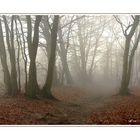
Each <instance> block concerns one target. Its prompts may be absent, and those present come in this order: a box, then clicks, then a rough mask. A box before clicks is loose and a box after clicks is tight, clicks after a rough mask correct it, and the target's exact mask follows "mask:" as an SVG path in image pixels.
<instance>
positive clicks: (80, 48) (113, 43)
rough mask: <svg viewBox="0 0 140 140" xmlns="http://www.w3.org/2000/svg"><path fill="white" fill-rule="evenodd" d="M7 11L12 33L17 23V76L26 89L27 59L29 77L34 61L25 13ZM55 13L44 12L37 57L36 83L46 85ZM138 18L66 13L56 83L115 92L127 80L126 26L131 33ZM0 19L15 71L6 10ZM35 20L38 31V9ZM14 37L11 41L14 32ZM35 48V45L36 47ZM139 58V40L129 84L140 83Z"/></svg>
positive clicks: (59, 41)
mask: <svg viewBox="0 0 140 140" xmlns="http://www.w3.org/2000/svg"><path fill="white" fill-rule="evenodd" d="M5 17H6V20H7V25H8V30H9V36H10V35H11V32H12V31H11V27H12V26H13V39H14V40H13V44H14V45H13V46H14V49H15V64H16V70H17V82H20V84H21V89H22V92H25V82H26V81H25V80H27V79H26V78H25V76H26V73H25V65H27V66H26V69H27V77H29V66H30V57H29V50H28V43H27V42H28V40H27V39H28V37H27V32H28V31H27V30H28V28H27V21H26V16H24V15H15V16H12V15H6V16H5ZM12 17H14V20H13V23H12V24H13V25H11V22H12V21H11V19H12ZM53 18H54V16H53V15H46V16H45V15H43V16H42V19H41V22H40V25H39V42H38V47H37V52H36V53H37V54H36V59H35V63H36V69H37V72H36V75H37V83H38V85H39V87H40V88H42V87H43V85H44V83H45V80H46V77H47V71H48V63H49V58H50V54H51V30H52V29H51V28H52V26H53V25H52V24H53ZM133 20H134V17H132V16H131V15H119V16H115V15H89V16H88V15H61V16H60V18H59V24H58V32H57V43H56V58H55V65H54V70H53V71H54V72H53V84H52V87H63V86H74V87H79V88H86V89H90V90H95V91H96V92H97V93H98V94H99V92H100V93H102V94H108V93H113V94H115V93H116V92H118V90H119V88H120V86H121V80H122V69H123V56H124V50H125V41H126V38H125V36H124V34H123V33H124V30H125V29H127V28H129V29H127V31H126V33H127V32H130V30H131V28H132V27H131V25H132V23H133ZM1 24H2V30H3V38H4V45H5V49H6V57H7V64H8V69H9V71H10V70H11V65H10V56H9V53H8V46H7V41H6V39H7V34H6V29H5V25H4V20H3V16H2V15H1ZM31 25H32V35H31V37H33V34H34V32H35V31H34V26H35V16H34V15H32V16H31ZM129 26H130V27H129ZM138 32H139V25H138V27H137V29H136V31H135V33H134V35H133V37H132V39H131V42H130V52H131V50H132V49H133V44H134V43H135V41H136V39H137V36H138ZM9 41H10V44H11V46H12V43H11V41H12V40H11V37H10V38H9ZM32 49H33V50H32V51H34V48H33V47H32ZM128 55H130V54H128ZM25 59H27V60H26V61H27V62H26V63H27V64H25ZM139 60H140V48H139V45H138V47H137V49H136V52H135V56H134V59H133V64H132V71H131V78H130V83H129V87H130V88H133V87H137V86H139V84H140V73H139V72H140V63H139ZM18 64H19V68H18ZM0 70H1V72H0V74H1V75H0V78H1V79H0V83H1V87H2V88H4V87H5V85H4V82H3V78H4V75H3V67H2V65H1V66H0ZM19 72H20V73H19ZM19 74H20V75H19ZM19 77H20V79H19ZM19 80H20V81H19ZM27 81H28V80H27ZM5 90H6V89H5Z"/></svg>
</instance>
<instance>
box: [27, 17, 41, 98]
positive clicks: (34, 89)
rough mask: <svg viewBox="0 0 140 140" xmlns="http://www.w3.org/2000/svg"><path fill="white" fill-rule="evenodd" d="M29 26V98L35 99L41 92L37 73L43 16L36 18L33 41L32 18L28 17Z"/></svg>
mask: <svg viewBox="0 0 140 140" xmlns="http://www.w3.org/2000/svg"><path fill="white" fill-rule="evenodd" d="M26 18H27V26H28V37H27V40H28V50H29V57H30V66H29V81H28V89H27V91H28V96H29V97H31V98H35V97H36V95H37V94H38V92H39V86H38V83H37V73H36V54H37V49H38V42H39V24H40V22H41V18H42V16H36V20H35V25H34V36H33V41H32V25H31V17H30V16H27V17H26Z"/></svg>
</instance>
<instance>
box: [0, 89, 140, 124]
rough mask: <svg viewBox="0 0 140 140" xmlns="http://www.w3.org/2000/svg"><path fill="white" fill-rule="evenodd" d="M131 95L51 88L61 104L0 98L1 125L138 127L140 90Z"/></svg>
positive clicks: (21, 98) (139, 121)
mask: <svg viewBox="0 0 140 140" xmlns="http://www.w3.org/2000/svg"><path fill="white" fill-rule="evenodd" d="M132 93H133V95H130V96H127V97H125V96H118V95H115V94H109V95H101V94H95V93H93V91H92V90H85V89H80V88H74V87H62V88H55V89H53V95H54V96H55V97H56V98H58V99H59V100H60V101H51V100H48V99H44V100H39V99H29V98H27V97H25V96H24V95H19V96H17V97H13V98H12V97H3V96H2V97H0V124H9V125H10V124H13V125H14V124H22V125H29V124H39V125H47V124H56V125H60V124H63V125H64V124H66V125H67V124H68V125H70V124H71V125H82V124H84V125H87V124H93V125H96V124H140V90H139V89H135V90H133V92H132Z"/></svg>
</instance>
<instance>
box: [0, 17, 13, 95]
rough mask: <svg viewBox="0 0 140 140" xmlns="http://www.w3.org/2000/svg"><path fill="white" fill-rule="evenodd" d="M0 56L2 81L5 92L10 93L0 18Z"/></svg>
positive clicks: (10, 87) (9, 80)
mask: <svg viewBox="0 0 140 140" xmlns="http://www.w3.org/2000/svg"><path fill="white" fill-rule="evenodd" d="M0 58H1V64H2V67H3V73H4V83H5V87H6V90H7V94H8V95H11V94H12V93H11V91H12V85H11V78H10V73H9V69H8V65H7V56H6V50H5V44H4V39H3V30H2V24H1V19H0Z"/></svg>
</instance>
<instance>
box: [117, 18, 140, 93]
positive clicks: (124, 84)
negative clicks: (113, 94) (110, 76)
mask: <svg viewBox="0 0 140 140" xmlns="http://www.w3.org/2000/svg"><path fill="white" fill-rule="evenodd" d="M139 18H140V17H139V16H135V19H134V23H133V25H132V28H131V30H130V32H129V34H128V35H126V34H125V37H126V41H125V49H124V56H123V74H122V81H121V88H120V91H119V94H120V95H129V94H130V93H129V89H128V85H129V81H130V78H129V77H130V73H131V64H132V63H131V61H132V58H133V57H130V62H129V48H130V42H131V39H132V37H133V35H134V33H135V30H136V28H137V26H138V24H139ZM126 31H127V30H126Z"/></svg>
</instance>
